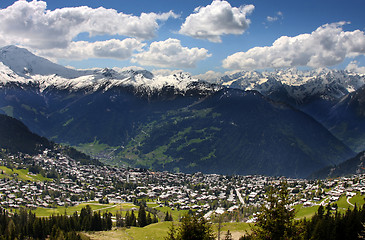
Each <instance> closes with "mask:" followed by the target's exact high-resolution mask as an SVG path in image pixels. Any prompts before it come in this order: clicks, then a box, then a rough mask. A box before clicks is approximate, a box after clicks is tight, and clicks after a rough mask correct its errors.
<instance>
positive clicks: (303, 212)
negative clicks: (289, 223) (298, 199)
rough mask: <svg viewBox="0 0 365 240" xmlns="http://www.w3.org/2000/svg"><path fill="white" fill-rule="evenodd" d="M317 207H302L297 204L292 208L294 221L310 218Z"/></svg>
mask: <svg viewBox="0 0 365 240" xmlns="http://www.w3.org/2000/svg"><path fill="white" fill-rule="evenodd" d="M318 208H319V206H317V205H315V206H311V207H303V204H299V205H297V206H295V207H294V209H295V211H296V214H295V219H302V218H306V219H309V218H311V217H312V216H313V215H314V214H315V213H316V212H317V210H318Z"/></svg>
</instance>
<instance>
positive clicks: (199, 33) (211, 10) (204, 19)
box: [179, 0, 255, 42]
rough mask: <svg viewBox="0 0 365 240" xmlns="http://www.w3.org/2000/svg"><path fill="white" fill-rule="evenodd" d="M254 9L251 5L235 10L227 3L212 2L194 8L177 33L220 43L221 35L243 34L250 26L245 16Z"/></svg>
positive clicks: (215, 0) (219, 0)
mask: <svg viewBox="0 0 365 240" xmlns="http://www.w3.org/2000/svg"><path fill="white" fill-rule="evenodd" d="M254 8H255V7H254V6H253V5H245V6H240V7H239V8H237V7H232V6H231V4H229V2H227V1H221V0H214V1H213V2H212V3H211V4H210V5H208V6H206V7H198V8H196V9H195V11H194V13H193V14H191V15H189V16H188V17H187V18H186V20H185V22H184V23H183V25H182V26H181V29H180V31H179V33H180V34H183V35H188V36H191V37H193V38H199V39H207V40H209V41H211V42H221V41H222V40H221V36H222V35H225V34H243V33H244V31H245V30H246V29H247V28H248V26H249V25H250V20H249V19H248V18H247V15H249V14H250V13H251V12H252V11H253V10H254Z"/></svg>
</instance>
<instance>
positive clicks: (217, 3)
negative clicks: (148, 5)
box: [0, 0, 365, 76]
mask: <svg viewBox="0 0 365 240" xmlns="http://www.w3.org/2000/svg"><path fill="white" fill-rule="evenodd" d="M142 2H143V1H142ZM142 2H141V3H142ZM199 3H200V2H194V4H195V5H199ZM187 4H189V3H188V2H187ZM234 4H236V5H234ZM171 6H172V7H173V6H174V4H171ZM194 7H195V9H194V8H192V9H194V11H193V12H191V11H192V9H189V10H186V11H185V12H179V11H178V10H177V11H176V10H175V9H174V10H170V11H168V10H167V11H165V12H161V13H155V12H150V13H145V12H142V13H138V14H126V13H123V12H122V11H120V10H119V9H118V10H117V9H112V8H109V9H107V8H104V7H98V8H92V7H88V6H79V7H63V8H57V9H54V10H50V9H47V3H46V2H45V1H38V0H33V1H30V2H28V1H25V0H19V1H15V2H14V3H13V4H12V5H10V6H8V7H6V8H2V9H1V8H0V22H1V24H0V46H5V45H10V44H13V45H18V46H21V47H26V48H28V49H30V50H31V51H32V52H34V53H36V54H38V55H41V56H43V57H47V58H51V59H53V60H61V59H63V60H69V61H71V60H72V61H74V60H77V61H82V60H87V59H98V58H102V59H116V60H123V61H125V60H127V61H129V62H130V63H131V64H132V63H133V64H137V65H140V66H139V67H141V66H142V67H143V66H150V67H151V66H152V67H157V68H168V69H170V70H171V71H173V70H176V69H185V70H186V69H196V68H198V67H199V65H200V64H201V62H204V61H205V60H207V59H208V60H207V61H209V62H210V64H211V65H212V66H210V67H209V68H210V71H208V72H207V74H208V75H212V76H213V75H215V74H216V73H215V72H214V71H216V70H217V69H218V71H221V72H222V71H225V70H224V69H229V70H256V69H270V68H271V69H273V68H274V69H275V68H290V67H298V66H304V67H311V68H317V67H329V66H335V65H337V64H340V63H342V62H344V61H345V60H346V59H350V60H349V61H348V62H350V61H351V60H352V61H353V62H351V64H349V66H348V67H347V69H352V70H354V71H355V70H356V71H360V72H363V71H364V70H363V67H361V66H360V65H361V61H358V60H359V59H358V57H359V56H362V57H364V56H365V35H364V31H362V30H358V29H357V30H353V31H345V30H344V26H345V25H346V24H348V23H346V22H337V23H327V24H324V25H322V26H320V27H318V26H319V25H315V27H318V28H317V29H315V27H314V28H313V29H315V30H314V31H313V32H311V33H303V34H298V35H296V36H285V35H284V34H283V36H281V37H279V38H277V39H276V40H275V39H274V38H273V39H272V40H271V41H272V45H271V46H270V44H271V42H269V41H268V42H267V46H252V45H250V46H249V47H247V45H244V43H245V39H246V38H248V36H249V35H251V34H254V33H255V30H256V29H250V31H249V33H247V34H245V33H246V32H248V30H249V28H251V27H252V26H253V21H256V22H257V21H258V20H257V19H255V18H254V16H255V14H256V12H258V11H259V10H260V9H259V7H258V6H254V5H252V4H244V3H243V2H242V3H237V2H234V1H230V2H229V1H228V0H227V1H226V0H212V2H211V3H210V4H207V5H206V6H198V7H196V6H194ZM261 7H262V6H261ZM121 8H123V6H121ZM187 11H189V12H187ZM175 12H179V14H177V13H175ZM269 14H270V15H267V14H266V15H265V16H263V17H262V19H261V20H262V21H263V22H264V23H265V24H264V28H265V31H269V25H270V27H271V26H272V25H273V24H275V23H276V22H280V23H277V24H282V22H283V21H284V20H285V21H286V19H287V18H285V19H284V18H283V16H284V13H283V12H282V11H280V10H276V9H275V10H274V9H272V10H271V11H270V12H269ZM285 16H286V15H285ZM279 20H280V21H279ZM268 24H269V25H268ZM348 25H350V24H348ZM255 26H256V27H257V24H256V25H255ZM261 26H262V24H261ZM163 28H165V29H164V31H165V32H163V37H160V35H161V31H162V30H161V29H163ZM166 29H168V30H166ZM166 31H168V32H166ZM228 38H229V39H230V43H232V41H233V40H232V39H233V38H237V40H236V39H235V40H234V41H235V42H239V43H238V44H236V45H235V48H234V50H232V51H225V53H226V54H227V55H229V54H230V55H229V56H227V55H224V56H222V55H220V56H219V57H216V52H217V51H216V50H221V49H225V48H227V45H229V44H226V43H225V40H227V39H228ZM240 46H242V47H240ZM227 49H228V48H227ZM241 49H242V50H241ZM221 52H222V51H221ZM220 54H222V53H220ZM213 59H214V60H213ZM213 61H214V62H213ZM124 64H125V63H124ZM120 67H123V66H120ZM209 68H208V67H205V69H209ZM205 71H207V70H205ZM218 75H219V74H218Z"/></svg>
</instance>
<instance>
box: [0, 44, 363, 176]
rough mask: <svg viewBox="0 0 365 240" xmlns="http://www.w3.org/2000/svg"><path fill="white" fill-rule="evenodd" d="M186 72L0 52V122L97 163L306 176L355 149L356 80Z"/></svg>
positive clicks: (327, 73) (359, 124) (316, 74)
mask: <svg viewBox="0 0 365 240" xmlns="http://www.w3.org/2000/svg"><path fill="white" fill-rule="evenodd" d="M214 82H215V83H209V82H205V81H201V80H199V79H195V78H194V77H191V76H190V75H189V74H186V73H179V74H174V75H170V76H154V75H153V74H152V73H151V72H148V71H146V70H127V71H123V70H120V69H117V68H116V69H94V70H74V69H69V68H66V67H63V66H60V65H57V64H55V63H52V62H50V61H48V60H46V59H44V58H41V57H38V56H35V55H33V54H32V53H30V52H29V51H28V50H26V49H23V48H18V47H15V46H7V47H3V48H1V49H0V113H2V114H6V115H8V116H11V117H14V118H16V119H18V120H21V121H22V122H23V123H24V124H25V125H26V126H27V127H28V128H29V129H30V130H31V131H32V132H34V133H36V134H38V135H41V136H44V137H47V138H48V139H50V140H52V141H54V142H57V143H61V144H65V145H70V146H73V147H76V148H77V149H78V150H81V151H83V152H84V153H87V154H90V155H91V156H93V157H96V158H98V159H99V160H100V161H103V162H104V163H108V164H113V165H124V166H132V167H143V168H151V169H156V170H169V171H182V172H197V171H201V172H204V173H220V174H242V175H245V174H263V175H285V176H289V177H306V176H309V175H310V174H312V173H313V172H316V171H319V170H320V169H322V168H325V167H328V166H333V165H339V164H341V163H342V162H344V161H345V160H347V159H350V158H352V157H354V156H355V155H356V153H358V152H360V151H362V150H364V149H365V104H364V103H365V88H364V84H365V76H364V75H359V74H355V73H350V72H347V71H335V70H328V69H321V70H316V71H309V72H301V71H298V70H294V69H290V70H286V71H283V70H282V71H274V72H270V73H266V72H240V73H235V74H232V75H227V76H224V77H222V78H220V79H216V80H215V81H214Z"/></svg>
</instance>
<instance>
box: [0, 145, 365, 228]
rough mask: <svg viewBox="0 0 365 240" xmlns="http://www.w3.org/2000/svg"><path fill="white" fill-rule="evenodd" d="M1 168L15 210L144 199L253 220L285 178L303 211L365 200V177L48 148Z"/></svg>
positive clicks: (3, 192)
mask: <svg viewBox="0 0 365 240" xmlns="http://www.w3.org/2000/svg"><path fill="white" fill-rule="evenodd" d="M1 165H2V166H1V167H0V176H1V179H0V205H1V207H2V208H4V209H8V210H10V211H17V209H19V208H27V209H33V210H36V209H58V208H62V209H66V210H67V209H70V208H72V207H73V206H77V205H80V204H85V203H95V204H100V205H101V206H102V207H103V208H99V210H100V209H102V210H107V209H112V208H113V207H117V206H121V204H123V203H130V205H128V206H130V207H129V208H126V209H123V210H125V211H128V210H137V208H135V207H133V206H137V205H138V202H140V201H145V202H147V206H153V208H155V209H157V210H159V211H160V212H162V213H165V211H170V212H179V211H196V212H198V213H201V214H203V215H204V217H205V218H206V219H207V220H211V219H212V218H213V219H214V217H215V216H217V215H222V214H224V215H225V216H227V217H226V221H232V222H234V221H236V222H254V221H255V215H256V213H257V212H258V211H259V209H260V206H261V205H262V204H264V199H265V194H266V190H267V187H268V186H277V185H279V184H280V183H281V182H283V181H285V182H287V184H288V190H289V192H290V196H291V199H292V202H293V207H294V208H296V209H298V210H299V212H300V209H305V208H311V207H312V208H313V207H316V206H317V207H318V206H320V205H322V206H327V205H328V204H331V205H330V206H331V207H332V208H334V209H337V208H341V207H342V208H344V209H343V210H346V208H345V207H346V206H347V207H353V206H354V204H355V203H356V202H358V200H359V199H360V202H361V203H362V202H363V201H364V200H363V195H364V193H365V175H353V176H350V177H342V178H336V179H326V180H305V179H291V178H283V177H266V176H259V175H250V176H239V175H232V176H225V175H218V174H203V173H194V174H185V173H171V172H154V171H150V170H146V169H135V168H118V167H112V166H105V165H100V166H99V165H81V164H80V163H79V162H76V161H75V160H73V159H71V158H69V157H68V156H66V155H63V154H61V153H54V152H52V151H48V150H45V151H44V152H43V153H42V154H38V155H35V156H30V155H18V156H17V155H11V154H5V153H3V154H2V159H1ZM352 199H357V201H352ZM134 204H135V205H134ZM346 204H347V205H346ZM120 210H122V209H121V207H120ZM181 215H182V214H181ZM181 215H179V216H181ZM161 216H164V215H163V214H161ZM299 217H300V216H299ZM161 220H163V219H161ZM176 220H178V219H176Z"/></svg>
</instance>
